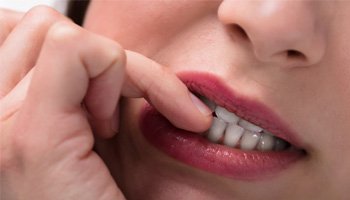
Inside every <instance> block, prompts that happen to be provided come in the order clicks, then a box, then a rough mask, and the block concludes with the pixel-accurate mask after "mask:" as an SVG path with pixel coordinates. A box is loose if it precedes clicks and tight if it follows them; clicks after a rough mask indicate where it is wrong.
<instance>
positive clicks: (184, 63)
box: [0, 0, 350, 200]
mask: <svg viewBox="0 0 350 200" xmlns="http://www.w3.org/2000/svg"><path fill="white" fill-rule="evenodd" d="M349 10H350V2H346V1H272V0H271V1H230V0H224V1H216V0H212V1H206V2H203V1H197V0H194V1H171V0H164V1H144V0H134V1H97V0H95V1H92V2H91V5H90V7H89V11H88V14H87V16H86V20H85V24H84V28H80V27H78V26H76V25H74V24H72V23H71V22H69V21H68V20H67V19H66V18H65V17H64V16H61V15H60V14H58V13H57V12H55V11H53V10H51V9H49V8H44V7H40V8H36V9H33V10H31V11H29V12H28V13H26V14H25V15H24V14H22V13H14V12H12V11H3V10H2V11H1V12H0V16H1V17H0V20H3V21H5V22H6V23H0V24H7V25H6V27H5V28H3V29H1V30H4V31H0V39H1V40H0V44H1V46H0V60H2V63H1V64H0V67H1V68H2V71H3V72H5V73H1V74H0V80H1V87H0V97H1V100H0V103H1V104H0V105H1V109H2V112H1V116H0V117H1V118H0V119H1V127H2V131H1V132H2V133H1V135H2V140H1V151H2V152H4V153H2V154H1V157H0V161H1V165H0V166H1V176H2V178H1V187H2V188H5V189H4V190H3V191H5V192H2V193H1V195H2V196H4V197H5V199H55V198H56V199H77V198H78V199H123V198H124V197H126V198H127V199H239V200H244V199H249V200H250V199H346V198H348V186H349V183H350V176H349V173H348V169H349V168H350V159H348V157H347V156H346V155H349V153H350V148H349V146H350V135H349V134H348V130H349V129H350V123H349V119H350V106H349V105H348V99H350V88H349V87H348V85H349V84H350V78H349V77H350V69H349V67H348V65H349V63H350V58H349V52H350V41H349V40H350V38H349V35H350V25H349V23H348V19H349V17H350V14H349V12H348V11H349ZM179 13H181V14H180V15H179ZM43 15H45V16H48V17H46V18H45V19H43V17H42V16H43ZM3 16H6V17H3ZM34 25H35V26H36V27H39V28H37V29H33V28H32V27H33V26H34ZM131 25H132V26H131ZM237 27H240V28H237ZM242 30H243V31H242ZM33 38H34V39H33ZM145 38H147V39H145ZM19 43H21V44H26V45H21V46H18V44H19ZM26 47H27V48H26ZM125 49H128V51H125ZM291 50H292V53H290V52H291ZM134 52H138V53H134ZM293 52H297V53H293ZM39 53H40V54H39ZM24 54H25V55H29V56H25V57H24V56H21V55H24ZM91 57H93V58H94V59H91ZM150 59H151V60H150ZM34 64H35V66H34ZM185 71H201V72H207V73H212V74H215V75H216V76H218V77H219V78H220V79H221V80H223V81H225V83H226V84H227V85H228V86H229V87H230V88H232V89H235V90H237V91H239V92H240V93H241V94H243V95H246V96H249V97H251V98H255V99H257V100H259V101H261V102H263V103H264V104H266V105H267V106H268V107H270V108H272V109H273V110H274V112H276V113H277V114H278V115H279V116H280V117H281V118H282V119H283V120H284V121H286V122H287V123H288V124H289V125H290V126H291V127H292V128H293V130H295V132H296V133H297V135H298V137H299V138H300V139H301V141H302V146H303V148H304V149H305V151H306V152H307V156H306V157H305V159H303V160H301V161H299V162H298V163H296V164H295V165H293V167H291V168H289V169H287V170H284V171H283V172H281V173H279V174H277V175H274V176H271V177H269V178H265V179H262V180H256V181H242V180H233V179H228V178H225V177H220V176H216V175H213V174H210V173H207V172H203V171H200V170H198V169H194V168H191V167H189V166H185V165H183V164H181V163H179V162H177V161H174V160H172V159H170V158H169V157H167V156H165V155H164V154H162V153H160V152H159V151H158V150H155V149H154V148H152V147H151V146H150V145H148V144H147V143H146V142H145V141H144V139H143V137H142V136H141V133H140V130H139V128H138V117H139V113H140V111H141V108H142V105H143V104H144V100H143V99H134V98H130V97H144V98H146V99H147V100H148V101H149V102H150V103H152V105H154V106H155V107H156V108H157V109H158V110H159V111H160V112H161V113H162V114H163V115H165V116H166V117H167V118H168V119H169V120H170V121H171V122H172V123H173V124H174V125H176V126H177V127H179V128H183V129H186V130H189V131H193V132H194V134H195V132H200V131H203V130H206V129H207V128H208V127H209V126H210V121H211V117H210V116H209V115H208V110H206V109H205V108H203V107H202V106H203V105H201V104H199V105H197V106H200V109H199V110H198V108H197V107H196V105H195V104H194V103H193V101H192V100H191V98H190V95H189V92H188V91H187V89H186V88H185V86H184V85H183V84H182V83H181V82H180V81H179V80H178V79H177V78H176V73H180V72H185ZM140 77H142V79H140ZM141 80H142V81H141ZM150 86H152V87H150ZM101 88H103V90H101ZM169 88H174V89H173V90H169ZM110 94H112V95H111V96H109V95H110ZM107 95H108V98H107V97H106V96H107ZM120 96H122V97H123V98H122V101H121V103H120V104H119V110H120V115H119V116H120V117H118V115H116V114H115V113H116V112H115V109H114V108H115V106H116V102H117V101H118V99H119V97H120ZM62 97H64V98H62ZM174 99H175V101H176V102H173V100H174ZM38 102H40V103H38ZM81 103H84V108H87V109H83V108H81ZM179 106H180V107H181V108H186V109H181V110H180V109H178V107H179ZM3 110H4V112H3ZM201 111H202V112H201ZM3 113H5V114H3ZM86 113H88V114H86ZM179 119H185V120H179ZM118 121H119V122H118ZM43 122H45V123H43ZM116 122H118V123H116ZM19 124H20V125H19ZM116 130H118V134H116V135H115V132H116ZM92 136H95V137H92ZM114 136H115V137H114ZM106 138H108V139H106ZM94 141H95V143H96V148H95V149H96V150H97V151H98V153H99V154H96V152H95V151H94V150H93V142H94ZM338 155H339V156H338ZM342 155H344V156H342ZM102 160H103V161H104V162H102ZM52 180H54V183H55V184H52V183H53V181H52ZM34 183H35V184H34ZM84 195H86V196H84ZM29 197H30V198H29Z"/></svg>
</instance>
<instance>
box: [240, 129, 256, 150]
mask: <svg viewBox="0 0 350 200" xmlns="http://www.w3.org/2000/svg"><path fill="white" fill-rule="evenodd" d="M259 139H260V133H254V132H251V131H248V130H245V131H244V133H243V136H242V139H241V143H240V147H241V149H243V150H253V149H255V147H256V145H257V144H258V142H259Z"/></svg>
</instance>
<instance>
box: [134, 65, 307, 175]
mask: <svg viewBox="0 0 350 200" xmlns="http://www.w3.org/2000/svg"><path fill="white" fill-rule="evenodd" d="M178 76H179V78H180V79H181V80H182V81H183V82H184V83H185V84H186V85H187V87H188V88H189V90H190V91H192V92H193V93H195V94H198V95H201V96H205V97H206V98H208V99H209V100H210V101H212V102H215V104H217V105H218V106H221V107H224V108H226V109H227V110H228V111H230V112H233V113H235V114H236V115H237V116H239V117H241V118H242V119H245V120H247V121H250V122H252V123H254V124H257V125H259V126H260V127H262V128H263V129H265V130H268V131H269V132H271V133H272V134H273V135H274V136H275V137H279V138H281V139H283V140H285V141H287V142H288V143H290V144H291V145H293V146H294V147H295V148H293V150H288V151H277V152H276V151H269V152H261V151H255V150H253V151H244V150H241V149H236V148H230V147H228V146H224V145H220V144H215V143H212V142H210V141H209V140H208V139H206V138H204V137H202V136H201V135H200V134H198V133H192V132H188V131H185V130H181V129H178V128H176V127H174V126H173V125H172V124H171V123H170V122H169V121H168V120H167V119H166V118H164V117H163V116H162V115H161V114H160V113H159V112H157V111H156V110H155V109H154V108H153V107H152V106H151V105H149V104H146V105H145V107H144V109H143V111H142V113H141V117H140V128H141V131H142V133H143V135H144V136H145V138H146V139H147V140H148V141H149V143H151V144H152V145H153V146H154V147H156V148H158V149H159V150H160V151H162V152H164V153H165V154H167V155H168V156H170V157H172V158H174V159H176V160H178V161H180V162H182V163H184V164H187V165H190V166H192V167H195V168H198V169H201V170H205V171H207V172H210V173H214V174H217V175H220V176H225V177H229V178H233V179H239V180H255V179H261V178H264V177H267V176H270V175H273V174H277V173H278V172H281V171H283V170H285V169H287V168H289V167H291V166H292V165H293V164H294V163H296V162H297V161H298V160H301V159H302V158H303V157H304V156H305V153H304V151H303V150H302V148H301V145H300V140H299V139H298V138H297V137H296V134H295V133H293V132H292V131H291V129H290V128H289V127H288V126H287V125H286V124H285V123H284V122H283V121H282V120H281V119H280V118H279V117H277V115H275V114H274V113H273V112H272V111H271V110H270V109H269V108H268V107H266V106H265V105H264V104H262V103H260V102H257V101H256V100H254V99H252V98H247V97H244V96H240V95H239V93H237V92H235V91H232V89H230V88H228V87H227V86H226V85H225V84H224V82H222V81H220V79H218V78H217V77H216V76H214V75H211V74H206V73H194V72H193V73H188V72H186V73H181V74H179V75H178Z"/></svg>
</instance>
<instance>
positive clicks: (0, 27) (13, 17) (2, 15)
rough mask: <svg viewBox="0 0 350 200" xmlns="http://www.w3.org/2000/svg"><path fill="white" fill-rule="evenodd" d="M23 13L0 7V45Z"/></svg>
mask: <svg viewBox="0 0 350 200" xmlns="http://www.w3.org/2000/svg"><path fill="white" fill-rule="evenodd" d="M23 15H24V14H23V13H20V12H16V11H12V10H7V9H0V47H1V45H2V44H3V42H4V41H5V39H6V38H7V36H8V35H9V34H10V33H11V31H12V29H13V28H14V27H15V26H16V24H18V22H19V21H20V20H21V18H22V17H23Z"/></svg>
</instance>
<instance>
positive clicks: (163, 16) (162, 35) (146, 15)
mask: <svg viewBox="0 0 350 200" xmlns="http://www.w3.org/2000/svg"><path fill="white" fill-rule="evenodd" d="M218 5H219V4H218V2H216V1H213V2H202V1H172V0H171V1H170V0H165V1H144V0H134V1H103V2H101V1H92V2H91V4H90V6H89V10H88V13H87V16H86V18H85V23H84V26H85V28H86V29H88V30H90V31H93V32H96V33H98V34H101V35H104V36H107V37H109V38H111V39H113V40H115V41H117V42H119V43H120V44H121V45H122V46H123V47H124V48H126V49H130V50H134V51H137V52H139V53H143V54H145V55H146V56H149V55H153V54H155V53H156V52H157V51H158V49H160V48H162V47H164V46H165V45H166V44H167V43H168V42H169V41H171V39H172V38H173V37H175V36H176V35H178V34H179V33H180V32H182V31H185V30H186V28H187V27H188V26H191V25H192V24H193V23H194V22H195V21H196V20H198V19H200V18H202V17H203V16H204V15H207V14H208V13H213V14H215V13H216V10H217V8H218ZM179 13H181V14H180V15H179Z"/></svg>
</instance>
